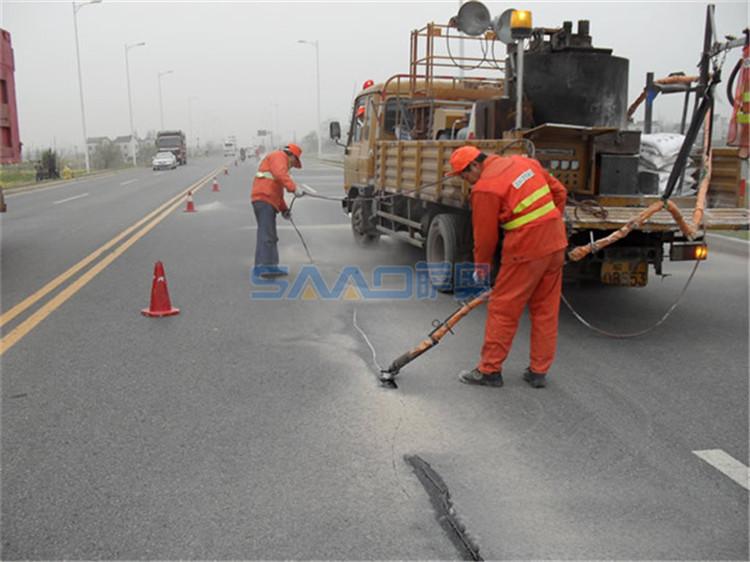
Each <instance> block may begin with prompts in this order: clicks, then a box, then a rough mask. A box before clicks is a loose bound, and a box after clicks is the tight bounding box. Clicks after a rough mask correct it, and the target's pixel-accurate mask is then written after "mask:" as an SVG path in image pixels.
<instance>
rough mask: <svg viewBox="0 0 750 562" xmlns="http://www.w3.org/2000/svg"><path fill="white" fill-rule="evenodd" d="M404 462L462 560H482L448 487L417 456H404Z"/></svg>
mask: <svg viewBox="0 0 750 562" xmlns="http://www.w3.org/2000/svg"><path fill="white" fill-rule="evenodd" d="M404 460H405V461H406V463H407V464H409V465H410V466H411V467H412V470H414V474H416V475H417V478H418V479H419V481H420V482H421V483H422V486H424V489H425V491H426V492H427V495H428V496H429V497H430V503H432V505H433V507H434V508H435V512H436V515H437V520H438V522H439V523H440V526H441V527H442V528H443V530H445V532H446V533H447V535H448V538H449V539H450V541H451V542H452V543H453V544H454V546H455V547H456V548H457V549H458V551H459V552H460V553H461V555H462V557H463V559H465V560H484V558H482V556H481V555H480V554H479V545H478V544H477V541H476V540H475V539H474V538H473V537H472V536H470V534H469V532H468V530H467V529H466V525H464V524H463V523H462V522H461V518H460V516H459V515H458V513H456V509H455V508H454V507H453V500H451V494H450V491H449V490H448V486H447V485H446V483H445V482H444V481H443V479H442V478H441V477H440V475H439V474H438V473H437V472H435V469H433V468H432V467H431V466H430V465H429V463H427V462H426V461H425V460H424V459H422V458H421V457H420V456H419V455H404Z"/></svg>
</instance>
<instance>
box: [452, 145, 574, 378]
mask: <svg viewBox="0 0 750 562" xmlns="http://www.w3.org/2000/svg"><path fill="white" fill-rule="evenodd" d="M450 164H451V168H452V169H453V174H452V175H460V176H461V178H463V179H464V180H466V181H467V182H469V183H470V184H471V185H472V186H473V187H472V189H471V208H472V217H471V220H472V227H473V230H474V263H475V270H474V280H475V282H477V283H482V282H484V283H488V282H489V280H488V279H487V276H488V275H489V271H490V266H491V263H492V258H493V255H494V253H495V250H496V248H497V244H498V238H499V228H502V229H503V230H504V231H505V237H504V241H503V250H502V258H501V266H500V272H499V274H498V276H497V280H496V281H495V286H494V287H493V289H492V293H491V295H490V299H489V304H488V306H487V323H486V325H485V331H484V343H483V345H482V355H481V359H480V361H479V364H478V365H477V366H476V368H475V369H473V370H472V371H464V372H462V373H461V374H460V375H459V378H460V380H461V382H465V383H467V384H480V385H486V386H502V385H503V375H502V367H503V362H504V361H505V358H506V357H507V356H508V353H509V352H510V346H511V343H512V342H513V336H515V334H516V329H517V328H518V321H519V318H520V317H521V313H522V312H523V310H524V308H525V307H526V305H528V306H529V313H530V316H531V352H530V355H531V357H530V363H529V367H528V369H527V370H526V372H525V373H524V375H523V378H524V380H525V381H526V382H527V383H529V384H530V385H531V386H532V387H534V388H542V387H544V386H546V384H547V379H546V375H547V372H548V371H549V368H550V366H551V365H552V361H553V360H554V357H555V348H556V346H557V320H558V313H559V311H560V292H561V288H562V268H563V265H564V263H565V248H566V247H567V237H566V234H565V224H564V222H563V214H564V212H565V200H566V198H567V190H566V189H565V186H563V184H562V183H560V182H559V181H558V180H557V179H555V178H554V177H553V176H551V175H550V174H549V173H547V171H546V170H545V169H544V168H542V166H541V165H540V164H539V162H537V161H536V160H533V159H531V158H526V157H523V156H509V157H503V156H498V155H496V154H492V155H487V154H484V153H483V152H481V151H480V150H479V149H478V148H476V147H474V146H463V147H461V148H458V149H456V150H455V151H454V152H453V154H451V158H450Z"/></svg>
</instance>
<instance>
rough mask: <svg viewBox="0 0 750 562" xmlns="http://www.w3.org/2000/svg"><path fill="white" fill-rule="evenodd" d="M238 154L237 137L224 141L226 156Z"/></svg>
mask: <svg viewBox="0 0 750 562" xmlns="http://www.w3.org/2000/svg"><path fill="white" fill-rule="evenodd" d="M236 154H237V139H236V137H227V138H226V139H224V156H227V157H232V158H234V156H235V155H236Z"/></svg>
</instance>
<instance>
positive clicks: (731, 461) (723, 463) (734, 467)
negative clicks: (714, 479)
mask: <svg viewBox="0 0 750 562" xmlns="http://www.w3.org/2000/svg"><path fill="white" fill-rule="evenodd" d="M693 453H694V454H696V455H697V456H698V457H700V458H701V459H703V460H704V461H706V462H707V463H708V464H710V465H711V466H713V467H714V468H716V469H718V470H720V471H721V472H723V473H724V474H725V475H726V476H729V478H731V479H732V480H734V481H735V482H737V484H739V485H740V486H742V487H743V488H745V490H750V487H748V483H749V482H750V474H749V473H748V469H747V467H746V466H745V465H744V464H742V463H741V462H740V461H738V460H737V459H735V458H734V457H732V456H731V455H729V454H727V453H725V452H724V451H722V450H721V449H707V450H705V451H693Z"/></svg>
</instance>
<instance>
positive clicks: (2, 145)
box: [0, 29, 21, 213]
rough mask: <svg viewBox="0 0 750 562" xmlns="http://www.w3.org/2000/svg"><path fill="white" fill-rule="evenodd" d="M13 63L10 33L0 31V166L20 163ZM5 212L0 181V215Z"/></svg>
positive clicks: (0, 182)
mask: <svg viewBox="0 0 750 562" xmlns="http://www.w3.org/2000/svg"><path fill="white" fill-rule="evenodd" d="M14 73H15V63H14V60H13V45H12V43H11V37H10V33H8V32H7V31H6V30H4V29H0V166H2V165H5V164H17V163H19V162H20V161H21V141H20V138H19V131H18V112H17V109H16V83H15V76H14ZM6 210H7V207H6V205H5V197H4V196H3V186H2V181H0V213H4V212H5V211H6Z"/></svg>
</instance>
